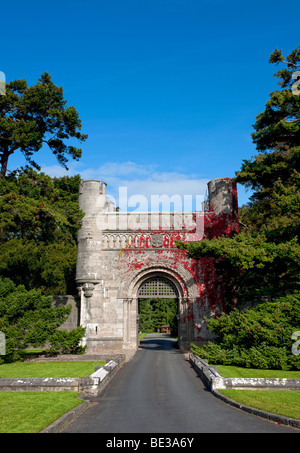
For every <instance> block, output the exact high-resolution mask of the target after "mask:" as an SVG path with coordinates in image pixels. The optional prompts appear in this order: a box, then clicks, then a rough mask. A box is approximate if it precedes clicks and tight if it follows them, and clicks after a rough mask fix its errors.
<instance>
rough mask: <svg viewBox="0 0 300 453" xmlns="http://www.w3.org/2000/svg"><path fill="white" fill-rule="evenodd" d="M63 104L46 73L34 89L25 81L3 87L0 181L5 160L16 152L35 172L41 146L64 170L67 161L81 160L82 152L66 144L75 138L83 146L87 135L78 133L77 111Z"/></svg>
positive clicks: (5, 167)
mask: <svg viewBox="0 0 300 453" xmlns="http://www.w3.org/2000/svg"><path fill="white" fill-rule="evenodd" d="M66 103H67V101H66V100H65V99H64V96H63V89H62V88H61V87H58V86H56V85H55V84H54V83H53V82H52V80H51V76H50V75H49V74H48V73H47V72H45V73H44V74H42V75H41V77H40V79H39V81H38V82H37V84H36V85H33V86H28V85H27V82H26V80H15V81H12V82H10V83H8V84H7V85H6V94H5V95H4V96H0V112H1V116H0V166H1V169H0V178H3V177H4V176H5V175H6V172H7V163H8V159H9V157H10V156H11V155H12V154H13V153H14V152H15V151H17V150H19V151H21V152H22V153H23V155H24V157H25V159H26V161H27V162H28V164H30V165H32V166H33V167H34V168H36V169H39V166H38V164H37V163H36V162H35V161H34V160H33V157H32V156H33V155H34V154H35V153H36V152H38V151H39V150H40V149H41V148H42V146H43V145H44V144H47V145H48V147H49V148H50V149H51V151H52V153H53V154H54V155H55V156H56V158H57V160H58V162H59V163H60V164H61V165H62V166H63V167H65V168H67V165H66V164H67V162H68V159H69V158H72V159H75V160H78V159H79V158H80V157H81V153H82V150H81V149H80V148H76V147H75V146H73V145H71V144H69V145H68V144H67V143H66V141H67V140H68V139H73V138H75V139H78V140H79V141H81V142H83V141H85V140H86V139H87V135H84V134H82V133H81V132H80V130H81V120H80V119H79V115H78V112H77V110H76V109H75V107H68V106H66Z"/></svg>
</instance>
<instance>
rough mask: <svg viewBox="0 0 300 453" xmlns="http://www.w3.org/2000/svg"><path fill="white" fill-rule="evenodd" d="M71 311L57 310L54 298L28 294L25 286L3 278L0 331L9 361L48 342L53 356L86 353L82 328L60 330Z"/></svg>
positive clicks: (37, 292) (34, 291)
mask: <svg viewBox="0 0 300 453" xmlns="http://www.w3.org/2000/svg"><path fill="white" fill-rule="evenodd" d="M70 311H71V305H69V306H65V307H62V306H60V307H58V308H54V307H53V305H52V297H50V296H45V295H43V294H42V292H41V291H40V290H38V289H31V290H30V291H28V290H26V288H25V287H24V285H18V286H17V285H15V284H14V282H13V281H12V280H10V279H8V278H3V277H0V330H1V332H3V333H4V334H5V348H6V351H5V352H6V355H5V356H3V358H4V359H5V361H11V360H16V358H18V351H20V350H22V349H24V348H26V347H28V346H32V347H41V346H44V345H45V343H46V342H48V344H49V349H48V351H49V352H64V353H66V352H69V353H71V352H73V353H76V352H79V351H82V348H81V347H80V346H79V342H80V340H81V338H82V337H83V334H84V329H83V328H82V327H78V328H77V329H74V330H73V331H71V332H67V331H65V330H57V329H58V327H60V326H61V325H62V324H63V323H64V321H66V319H67V317H68V316H69V314H70ZM58 340H60V341H58ZM61 340H63V341H61ZM2 360H3V359H2Z"/></svg>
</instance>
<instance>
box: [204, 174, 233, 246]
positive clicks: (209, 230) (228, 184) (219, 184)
mask: <svg viewBox="0 0 300 453" xmlns="http://www.w3.org/2000/svg"><path fill="white" fill-rule="evenodd" d="M208 200H209V211H208V213H207V217H206V225H205V235H206V237H209V238H211V237H216V236H219V235H225V236H228V237H230V236H232V235H233V234H235V233H238V232H239V224H238V200H237V188H236V183H235V182H233V181H232V179H230V178H217V179H213V180H211V181H209V183H208Z"/></svg>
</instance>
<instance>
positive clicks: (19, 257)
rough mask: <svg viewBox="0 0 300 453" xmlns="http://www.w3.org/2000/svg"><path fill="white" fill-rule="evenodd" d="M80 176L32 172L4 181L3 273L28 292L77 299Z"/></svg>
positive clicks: (0, 194) (0, 218)
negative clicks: (58, 176)
mask: <svg viewBox="0 0 300 453" xmlns="http://www.w3.org/2000/svg"><path fill="white" fill-rule="evenodd" d="M79 184H80V177H79V176H74V177H63V178H50V177H49V176H47V175H45V174H43V173H37V172H36V171H34V170H32V169H30V168H27V169H25V170H22V171H20V172H18V173H16V174H11V175H9V176H6V177H5V178H2V179H0V273H1V275H2V276H5V277H9V278H12V279H13V281H14V282H15V283H16V284H24V285H25V287H26V288H27V289H30V288H39V289H41V290H42V291H43V292H44V293H46V294H75V293H76V287H75V266H76V250H77V248H76V240H77V231H78V229H79V227H80V223H79V222H80V219H81V218H82V217H83V213H82V212H81V211H80V209H79V204H78V193H79Z"/></svg>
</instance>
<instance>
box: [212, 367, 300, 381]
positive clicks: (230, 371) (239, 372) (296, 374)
mask: <svg viewBox="0 0 300 453" xmlns="http://www.w3.org/2000/svg"><path fill="white" fill-rule="evenodd" d="M217 367H218V370H219V373H220V374H221V376H223V377H228V378H281V379H285V378H286V379H300V371H284V370H260V369H254V368H242V367H238V366H229V365H217Z"/></svg>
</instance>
